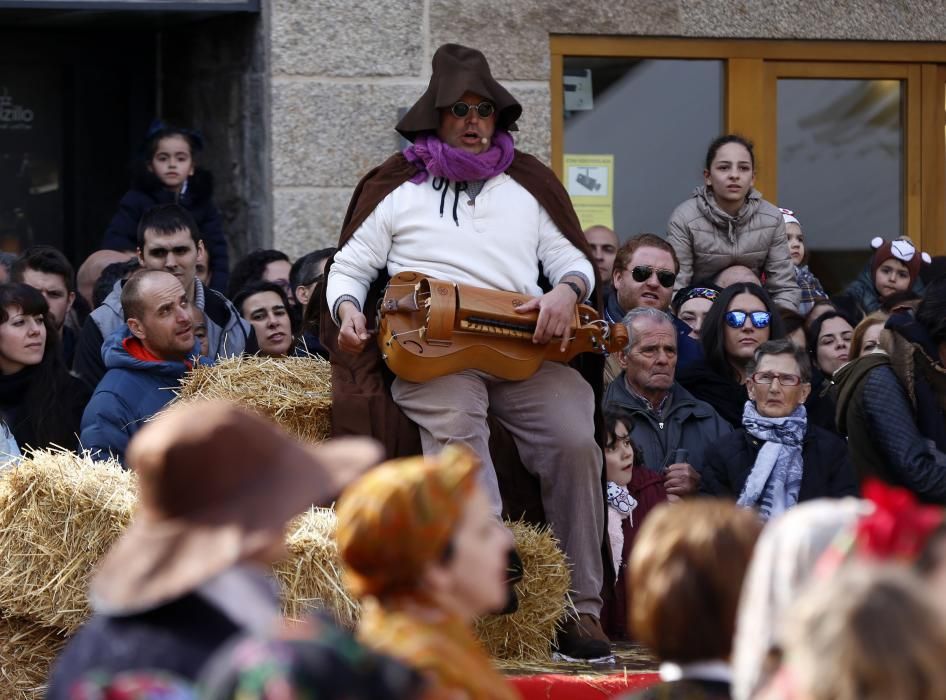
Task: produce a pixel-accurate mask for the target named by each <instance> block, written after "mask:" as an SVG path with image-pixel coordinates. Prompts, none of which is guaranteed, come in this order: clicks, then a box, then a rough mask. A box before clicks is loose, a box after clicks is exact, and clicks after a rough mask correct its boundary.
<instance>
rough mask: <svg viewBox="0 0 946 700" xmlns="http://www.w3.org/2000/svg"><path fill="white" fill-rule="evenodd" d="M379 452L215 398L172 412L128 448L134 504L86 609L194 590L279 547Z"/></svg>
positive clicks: (148, 602) (140, 607) (137, 604)
mask: <svg viewBox="0 0 946 700" xmlns="http://www.w3.org/2000/svg"><path fill="white" fill-rule="evenodd" d="M381 454H382V451H381V448H380V445H378V444H377V443H376V442H374V441H373V440H369V439H365V438H347V439H340V440H332V441H329V442H326V443H324V444H322V445H319V446H315V447H312V446H307V445H304V444H303V443H301V442H298V441H297V440H295V439H293V438H292V437H290V436H289V435H288V434H287V433H285V432H284V431H283V430H282V429H280V428H279V427H277V426H276V425H274V424H273V423H271V422H269V421H268V420H266V419H265V418H262V417H260V416H258V415H256V414H252V413H249V412H247V411H244V410H242V409H240V408H237V407H236V406H234V405H232V404H228V403H225V402H222V401H215V402H198V403H193V404H187V405H184V406H178V407H175V408H172V409H171V410H170V411H168V412H167V413H165V414H164V415H162V416H160V417H158V418H157V419H156V420H155V421H154V422H152V423H150V424H149V425H147V426H146V427H145V428H143V429H142V430H141V431H140V432H138V433H137V434H136V435H135V437H134V438H133V439H132V441H131V443H130V444H129V447H128V451H127V457H128V458H127V462H128V464H129V465H130V466H131V468H132V469H133V470H134V471H135V472H136V473H137V476H138V495H139V501H138V508H137V511H136V513H135V518H134V520H133V522H132V523H131V525H130V526H129V527H128V529H127V530H126V531H125V533H124V534H123V535H122V537H121V538H120V539H119V540H118V541H117V542H116V543H115V544H114V545H113V546H112V548H111V549H110V550H109V551H108V553H107V554H106V555H105V557H104V558H103V560H102V562H101V563H100V565H99V568H98V571H97V572H96V574H95V576H94V578H93V580H92V585H91V590H90V597H91V599H92V603H93V605H94V606H95V608H96V609H97V610H99V611H100V612H106V613H111V614H133V613H135V612H140V611H144V610H148V609H151V608H154V607H157V606H158V605H161V604H163V603H165V602H168V601H170V600H173V599H175V598H178V597H180V596H182V595H184V594H186V593H188V592H190V591H192V590H194V589H195V588H197V587H198V586H200V585H201V584H202V583H204V582H205V581H208V580H209V579H211V578H213V577H214V576H216V575H217V574H219V573H221V572H223V571H225V570H226V569H228V568H230V567H231V566H233V565H234V564H236V563H238V562H241V561H244V560H246V559H248V558H250V557H253V556H254V555H257V554H259V553H261V552H263V551H265V550H266V549H268V548H270V547H271V546H272V545H273V544H274V543H275V542H278V541H280V540H281V539H282V537H283V530H284V528H285V525H286V523H287V521H288V520H289V519H290V518H292V517H293V516H295V515H296V514H298V513H300V512H301V511H303V510H305V509H306V508H308V507H309V506H311V505H327V504H329V503H331V501H332V500H333V499H334V498H335V496H337V495H338V494H339V493H340V492H341V490H342V488H344V486H345V485H347V484H348V483H349V482H350V481H352V480H354V479H355V478H357V477H358V476H359V475H360V474H361V473H362V472H364V471H365V470H366V469H367V468H368V467H370V466H371V465H373V464H375V463H377V462H378V460H379V459H380V458H381Z"/></svg>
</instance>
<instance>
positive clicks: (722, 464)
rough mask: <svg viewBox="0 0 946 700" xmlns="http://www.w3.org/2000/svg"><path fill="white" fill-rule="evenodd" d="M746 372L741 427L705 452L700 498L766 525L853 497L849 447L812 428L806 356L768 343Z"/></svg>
mask: <svg viewBox="0 0 946 700" xmlns="http://www.w3.org/2000/svg"><path fill="white" fill-rule="evenodd" d="M746 369H747V377H748V379H747V383H746V387H747V390H748V394H749V400H748V401H747V402H746V404H745V408H744V409H743V414H742V427H740V428H739V429H737V430H736V431H735V432H733V433H730V434H729V435H724V436H722V437H721V438H720V439H719V440H718V441H716V442H714V443H713V444H712V445H710V446H709V447H708V448H707V450H706V453H705V454H704V463H703V480H702V482H701V489H702V490H703V492H705V493H708V494H710V495H713V496H724V497H727V498H733V499H735V500H736V502H737V503H738V504H739V505H741V506H744V507H746V508H755V509H757V510H758V511H759V515H760V516H761V517H762V519H763V520H768V519H769V518H772V517H775V516H777V515H779V514H781V513H783V512H784V511H786V510H788V509H789V508H791V507H792V506H794V505H795V504H797V503H800V502H801V501H807V500H810V499H812V498H841V497H842V496H854V495H856V494H857V485H856V479H855V476H854V468H853V467H852V466H851V462H850V460H849V459H848V455H847V444H846V443H845V442H844V440H843V439H841V438H840V437H838V436H837V435H834V434H833V433H831V432H829V431H827V430H824V429H823V428H819V427H818V426H816V425H813V424H811V423H809V421H808V412H807V411H806V409H805V405H804V404H805V400H806V399H807V398H808V394H809V393H810V392H811V365H810V364H809V362H808V357H807V356H806V354H805V351H804V350H802V349H800V348H798V347H796V346H795V344H794V343H792V342H791V341H790V340H788V339H786V338H783V339H781V340H770V341H768V342H766V343H763V344H762V345H760V346H759V347H758V348H757V349H756V351H755V354H754V356H753V359H752V361H751V362H750V363H749V365H748V366H747V368H746Z"/></svg>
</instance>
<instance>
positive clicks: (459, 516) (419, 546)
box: [337, 446, 518, 700]
mask: <svg viewBox="0 0 946 700" xmlns="http://www.w3.org/2000/svg"><path fill="white" fill-rule="evenodd" d="M477 470H478V463H477V461H476V458H475V457H474V456H473V454H472V453H471V452H469V451H468V450H466V449H464V448H460V447H456V446H449V447H447V448H446V449H444V451H443V453H442V454H441V455H440V456H439V457H437V458H424V457H412V458H409V459H403V460H395V461H392V462H388V463H386V464H383V465H381V466H380V467H378V468H377V469H375V470H373V471H372V472H370V473H369V474H367V475H366V476H365V477H363V478H362V479H360V480H359V481H358V482H356V483H355V484H353V485H352V486H351V487H350V488H349V489H348V490H347V491H346V492H345V493H344V494H343V495H342V498H341V499H340V500H339V502H338V508H337V512H338V532H337V539H338V551H339V554H340V555H341V558H342V561H343V562H344V565H345V575H346V582H347V584H348V586H349V588H350V589H351V591H352V592H353V593H354V594H355V595H356V596H358V597H359V598H361V599H362V603H363V608H362V616H361V623H360V624H359V626H358V637H359V639H360V640H361V641H362V642H363V643H364V644H366V645H367V646H370V647H372V648H374V649H376V650H378V651H380V652H382V653H385V654H388V655H390V656H393V657H395V658H398V659H400V660H401V661H403V662H405V663H407V664H408V665H410V666H413V667H414V668H417V669H419V670H421V671H422V672H424V673H426V675H427V676H428V677H429V678H430V680H431V683H432V684H433V685H434V690H435V692H434V695H435V696H437V695H438V693H437V692H436V691H442V692H441V693H440V695H439V696H441V697H465V698H471V699H473V700H479V699H481V698H482V699H484V700H485V699H487V698H489V699H490V700H492V699H498V700H507V699H508V700H514V699H515V698H517V697H518V694H517V693H516V691H515V690H514V689H513V688H512V687H511V686H510V685H509V684H507V683H506V681H505V680H504V679H503V677H502V676H501V675H500V674H499V673H498V672H497V671H496V669H495V668H493V665H492V663H491V662H490V659H489V656H488V655H487V654H486V652H485V651H484V650H483V649H482V647H481V646H480V645H479V643H478V642H477V640H476V639H475V638H474V636H473V634H472V632H471V629H470V627H471V624H472V622H473V620H474V619H475V618H476V617H478V616H480V615H483V614H486V613H489V612H493V611H496V610H499V609H501V608H502V607H503V606H504V604H505V603H506V599H507V586H506V578H507V575H506V564H507V561H508V555H509V551H510V550H511V549H512V546H513V542H512V536H511V535H510V533H509V531H508V530H506V528H504V527H503V526H502V524H501V523H499V522H498V521H497V520H496V518H495V517H494V516H493V515H492V511H491V510H490V506H489V501H488V499H487V497H486V494H485V493H483V491H482V490H481V488H480V487H479V485H478V484H477V479H476V474H477ZM458 691H459V692H458Z"/></svg>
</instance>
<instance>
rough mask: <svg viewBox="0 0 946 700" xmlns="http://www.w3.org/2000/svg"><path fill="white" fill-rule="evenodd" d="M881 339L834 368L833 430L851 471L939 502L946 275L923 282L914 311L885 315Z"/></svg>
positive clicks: (945, 435) (945, 401)
mask: <svg viewBox="0 0 946 700" xmlns="http://www.w3.org/2000/svg"><path fill="white" fill-rule="evenodd" d="M881 345H882V346H883V348H884V350H885V351H886V352H883V353H876V352H875V353H870V354H867V355H864V356H862V357H860V358H858V359H857V360H855V361H854V362H850V363H848V364H847V365H845V366H844V367H842V368H841V369H839V370H838V371H837V372H836V373H835V375H834V382H835V384H836V385H837V425H838V430H839V431H841V433H842V434H844V435H847V436H848V446H849V449H850V453H851V461H853V463H854V467H855V469H856V470H857V475H858V478H860V479H862V480H863V479H864V478H866V477H876V478H879V479H881V480H883V481H886V482H888V483H891V484H895V485H897V486H903V487H904V488H907V489H909V490H910V491H912V492H913V493H915V494H916V495H917V497H918V498H920V499H921V500H923V501H926V502H928V503H937V504H941V505H946V410H944V407H946V277H940V278H939V279H938V280H935V281H934V282H932V283H931V284H930V285H929V287H927V289H926V292H925V294H924V296H923V301H922V302H920V306H919V308H918V309H917V311H916V317H915V318H914V317H913V316H912V315H911V314H909V313H901V314H895V315H894V316H891V317H890V319H889V320H888V321H887V325H886V328H885V330H884V332H883V333H881Z"/></svg>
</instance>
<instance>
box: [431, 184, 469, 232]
mask: <svg viewBox="0 0 946 700" xmlns="http://www.w3.org/2000/svg"><path fill="white" fill-rule="evenodd" d="M438 181H439V182H438ZM430 184H431V186H432V187H433V188H434V190H436V191H437V192H440V190H441V189H442V190H443V193H442V194H441V195H440V218H441V219H442V218H443V205H444V202H445V201H446V199H447V191H448V190H449V189H450V180H448V179H447V178H445V177H435V178H434V179H433V180H432V181H431V183H430ZM465 191H466V183H465V182H457V183H454V186H453V223H455V224H456V225H457V226H459V225H460V219H459V217H458V216H457V205H458V204H459V202H460V193H461V192H465Z"/></svg>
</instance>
